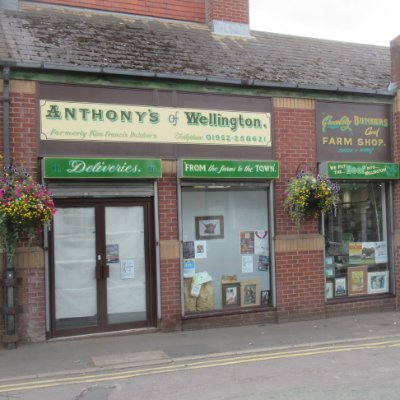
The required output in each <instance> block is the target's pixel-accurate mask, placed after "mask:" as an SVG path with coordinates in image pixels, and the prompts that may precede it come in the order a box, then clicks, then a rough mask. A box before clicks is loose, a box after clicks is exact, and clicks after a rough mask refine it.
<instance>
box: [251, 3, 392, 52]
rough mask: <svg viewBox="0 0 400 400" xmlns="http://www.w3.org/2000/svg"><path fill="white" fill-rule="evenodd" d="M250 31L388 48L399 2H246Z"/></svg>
mask: <svg viewBox="0 0 400 400" xmlns="http://www.w3.org/2000/svg"><path fill="white" fill-rule="evenodd" d="M250 28H251V29H253V30H259V31H265V32H275V33H286V34H289V35H296V36H308V37H314V38H320V39H330V40H339V41H345V42H354V43H364V44H375V45H379V46H390V41H391V40H392V39H394V38H395V37H397V36H398V35H400V0H250Z"/></svg>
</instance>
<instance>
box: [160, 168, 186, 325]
mask: <svg viewBox="0 0 400 400" xmlns="http://www.w3.org/2000/svg"><path fill="white" fill-rule="evenodd" d="M165 163H168V166H167V168H165ZM158 203H159V204H158V209H159V212H158V218H159V231H160V242H163V243H167V244H170V245H171V246H169V247H172V248H176V249H178V252H175V253H177V254H174V251H172V255H171V252H168V254H164V252H163V248H165V247H163V246H162V247H161V251H160V278H161V282H160V284H161V312H162V321H161V327H162V329H163V330H173V329H177V328H178V327H179V326H180V319H181V277H180V258H179V242H178V239H179V234H178V205H177V183H176V163H175V162H172V161H167V162H164V164H163V177H162V179H160V180H159V181H158ZM166 247H168V246H166Z"/></svg>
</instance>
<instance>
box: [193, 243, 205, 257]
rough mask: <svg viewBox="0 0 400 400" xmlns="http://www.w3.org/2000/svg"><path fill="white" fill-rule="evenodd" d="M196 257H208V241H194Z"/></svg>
mask: <svg viewBox="0 0 400 400" xmlns="http://www.w3.org/2000/svg"><path fill="white" fill-rule="evenodd" d="M194 254H195V258H207V242H206V241H205V240H196V241H195V242H194Z"/></svg>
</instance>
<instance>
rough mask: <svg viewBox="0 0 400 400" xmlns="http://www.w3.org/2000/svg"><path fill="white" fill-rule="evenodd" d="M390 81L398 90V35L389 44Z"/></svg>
mask: <svg viewBox="0 0 400 400" xmlns="http://www.w3.org/2000/svg"><path fill="white" fill-rule="evenodd" d="M390 59H391V64H392V71H391V81H392V83H395V84H396V85H397V89H400V35H399V36H397V37H396V38H394V39H393V40H392V41H391V42H390Z"/></svg>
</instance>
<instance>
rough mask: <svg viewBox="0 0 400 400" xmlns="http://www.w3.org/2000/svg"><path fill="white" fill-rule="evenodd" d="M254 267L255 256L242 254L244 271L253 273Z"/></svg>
mask: <svg viewBox="0 0 400 400" xmlns="http://www.w3.org/2000/svg"><path fill="white" fill-rule="evenodd" d="M253 269H254V263H253V256H242V272H243V273H244V274H245V273H251V272H253Z"/></svg>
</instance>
